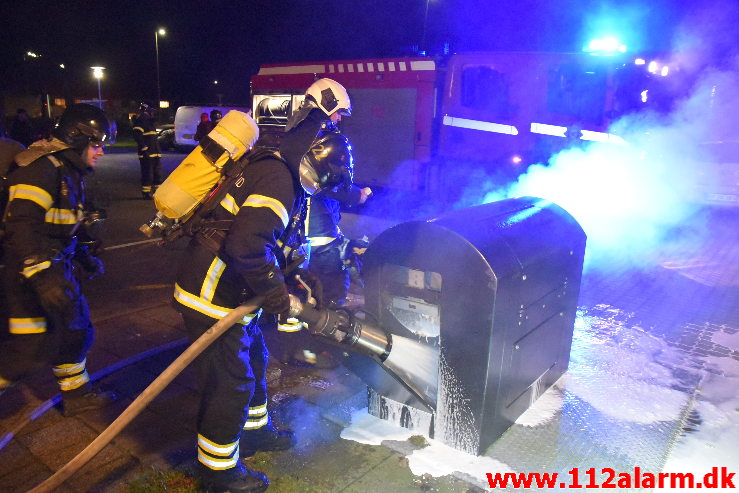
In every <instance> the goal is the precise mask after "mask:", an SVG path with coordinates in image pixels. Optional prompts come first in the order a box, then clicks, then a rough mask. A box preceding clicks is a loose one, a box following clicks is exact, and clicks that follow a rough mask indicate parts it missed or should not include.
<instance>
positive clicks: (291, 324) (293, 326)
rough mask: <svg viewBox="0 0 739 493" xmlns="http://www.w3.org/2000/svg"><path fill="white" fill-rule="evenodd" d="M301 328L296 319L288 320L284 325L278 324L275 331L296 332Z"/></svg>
mask: <svg viewBox="0 0 739 493" xmlns="http://www.w3.org/2000/svg"><path fill="white" fill-rule="evenodd" d="M302 328H303V323H302V322H301V321H299V320H298V319H297V318H288V319H287V320H286V321H285V323H278V324H277V330H279V331H280V332H298V331H300V330H301V329H302Z"/></svg>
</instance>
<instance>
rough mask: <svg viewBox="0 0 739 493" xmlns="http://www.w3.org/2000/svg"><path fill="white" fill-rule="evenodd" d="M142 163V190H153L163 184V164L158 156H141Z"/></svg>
mask: <svg viewBox="0 0 739 493" xmlns="http://www.w3.org/2000/svg"><path fill="white" fill-rule="evenodd" d="M139 164H140V165H141V191H142V192H153V191H154V188H155V187H158V186H159V185H161V184H162V165H161V163H160V159H159V158H158V157H150V156H144V157H139Z"/></svg>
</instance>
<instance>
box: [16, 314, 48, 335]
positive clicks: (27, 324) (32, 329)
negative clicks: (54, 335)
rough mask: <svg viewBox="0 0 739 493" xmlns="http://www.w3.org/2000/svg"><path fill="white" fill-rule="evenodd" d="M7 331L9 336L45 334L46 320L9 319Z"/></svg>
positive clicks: (36, 318) (39, 318)
mask: <svg viewBox="0 0 739 493" xmlns="http://www.w3.org/2000/svg"><path fill="white" fill-rule="evenodd" d="M8 330H9V331H10V333H11V334H43V333H44V332H46V319H45V318H44V317H35V318H9V319H8Z"/></svg>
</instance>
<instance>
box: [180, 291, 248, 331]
mask: <svg viewBox="0 0 739 493" xmlns="http://www.w3.org/2000/svg"><path fill="white" fill-rule="evenodd" d="M174 299H175V300H177V302H178V303H180V304H182V305H184V306H186V307H188V308H191V309H193V310H195V311H196V312H200V313H202V314H203V315H207V316H209V317H211V318H215V319H218V320H220V319H222V318H223V317H225V316H226V315H227V314H228V313H229V312H230V311H231V310H232V309H231V308H226V307H223V306H218V305H214V304H213V303H211V302H209V301H207V300H204V299H202V298H200V297H198V296H197V295H194V294H192V293H188V292H187V291H185V290H184V289H182V288H181V287H180V285H179V284H175V286H174ZM254 316H255V314H254V313H250V314H248V315H246V316H245V317H244V318H242V319H241V322H242V323H243V324H248V323H250V322H251V321H252V320H253V319H254Z"/></svg>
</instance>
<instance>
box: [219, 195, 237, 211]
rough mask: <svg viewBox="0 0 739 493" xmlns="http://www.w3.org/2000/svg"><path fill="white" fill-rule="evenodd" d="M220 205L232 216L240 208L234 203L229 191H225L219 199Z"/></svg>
mask: <svg viewBox="0 0 739 493" xmlns="http://www.w3.org/2000/svg"><path fill="white" fill-rule="evenodd" d="M221 206H222V207H223V208H224V209H226V210H227V211H228V212H230V213H231V214H233V215H234V216H235V215H236V214H238V213H239V209H241V207H239V206H238V205H237V204H236V200H234V198H233V196H232V195H231V194H230V193H227V194H226V196H225V197H223V199H222V200H221Z"/></svg>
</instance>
